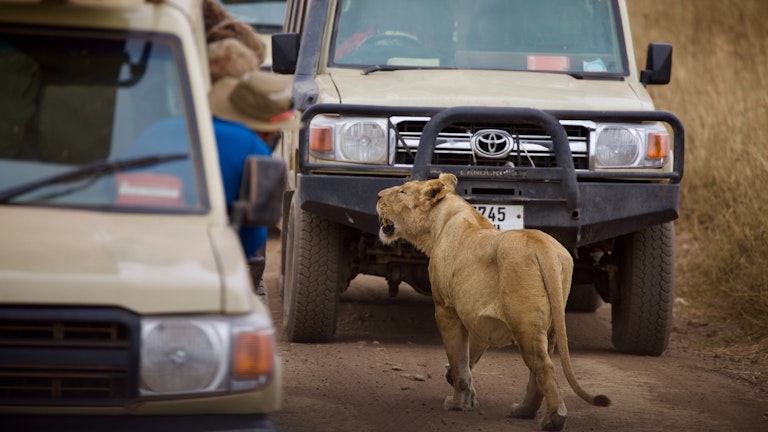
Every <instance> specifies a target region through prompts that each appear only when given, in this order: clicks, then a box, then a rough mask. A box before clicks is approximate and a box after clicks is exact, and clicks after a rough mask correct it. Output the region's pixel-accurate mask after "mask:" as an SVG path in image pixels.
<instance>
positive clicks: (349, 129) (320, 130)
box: [309, 116, 394, 164]
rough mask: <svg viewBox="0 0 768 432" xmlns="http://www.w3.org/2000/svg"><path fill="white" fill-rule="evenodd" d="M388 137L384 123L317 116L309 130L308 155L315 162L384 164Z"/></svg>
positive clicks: (364, 119)
mask: <svg viewBox="0 0 768 432" xmlns="http://www.w3.org/2000/svg"><path fill="white" fill-rule="evenodd" d="M390 135H391V134H390V133H389V127H388V125H387V120H386V119H378V118H366V117H329V116H328V117H326V116H318V117H315V119H313V120H312V123H311V124H310V127H309V152H310V154H311V155H312V156H313V157H315V158H318V159H326V160H335V161H340V162H354V163H364V164H386V163H387V162H388V161H389V153H390V147H391V145H392V143H393V142H394V141H393V140H392V139H390Z"/></svg>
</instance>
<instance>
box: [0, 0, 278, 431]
mask: <svg viewBox="0 0 768 432" xmlns="http://www.w3.org/2000/svg"><path fill="white" fill-rule="evenodd" d="M206 53H207V51H206V46H205V38H204V27H203V22H202V7H201V3H200V1H197V0H167V1H166V0H153V1H145V0H101V1H92V0H70V1H67V0H65V1H61V2H35V1H32V2H30V1H24V2H18V3H17V2H14V1H12V0H2V1H0V113H1V114H0V239H2V240H0V292H1V293H2V294H0V416H2V417H0V425H2V426H1V428H2V429H3V430H8V431H10V430H25V431H29V430H45V431H53V430H78V431H79V430H100V431H104V430H132V431H133V430H184V431H204V430H217V431H220V430H242V431H245V430H249V431H261V430H274V425H273V424H272V422H271V421H270V419H269V417H268V413H270V412H272V411H274V410H277V409H279V408H280V405H281V391H282V378H281V376H282V375H281V363H280V359H279V357H278V353H277V351H276V344H275V329H274V325H273V322H272V318H271V317H270V314H269V309H268V308H267V307H266V306H265V304H264V302H263V299H262V298H261V297H260V296H259V295H257V292H256V289H255V286H254V281H253V280H252V279H254V280H259V279H260V278H261V275H259V274H256V273H257V272H254V274H253V275H252V274H251V272H250V269H249V266H248V263H247V261H246V258H245V254H244V252H243V248H242V246H241V243H240V240H239V238H238V235H237V232H236V231H235V230H234V229H233V228H236V227H237V226H239V225H240V224H248V225H252V224H257V225H261V224H266V223H274V222H276V221H277V220H279V217H280V198H281V196H280V195H281V193H282V189H280V185H279V183H280V180H281V179H284V173H285V170H284V163H283V162H281V161H279V160H277V159H259V158H255V157H254V158H252V159H250V160H249V163H248V164H247V167H246V169H245V172H244V178H245V187H244V189H243V190H244V194H243V199H242V200H241V201H239V202H236V204H235V205H234V206H233V208H232V211H231V215H232V216H231V218H230V216H229V215H228V211H227V210H228V209H227V208H226V205H225V198H224V190H223V186H222V180H221V174H220V172H219V163H218V156H217V150H216V144H215V138H214V132H213V126H212V120H211V119H212V117H211V112H210V110H209V107H208V98H207V96H208V90H209V88H210V78H209V73H208V66H207V65H208V60H207V58H206V55H207V54H206ZM281 167H282V173H283V174H282V176H278V177H275V178H277V179H278V181H277V182H276V185H275V187H277V188H278V190H279V192H278V194H277V196H278V201H277V205H276V206H275V207H276V208H274V209H273V211H271V212H270V211H269V209H270V206H269V202H262V198H263V197H264V196H265V195H264V194H263V192H265V191H267V192H268V191H269V190H270V185H271V183H270V182H268V181H266V180H265V177H264V176H263V174H264V172H265V170H271V169H276V170H277V172H278V173H279V172H280V169H281ZM266 178H267V179H269V177H266ZM267 196H268V195H267Z"/></svg>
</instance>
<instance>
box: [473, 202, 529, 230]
mask: <svg viewBox="0 0 768 432" xmlns="http://www.w3.org/2000/svg"><path fill="white" fill-rule="evenodd" d="M472 207H474V208H475V209H476V210H477V211H479V212H480V214H481V215H483V216H485V218H486V219H488V220H489V221H491V223H492V224H493V225H494V226H495V227H496V228H498V229H499V231H509V230H516V229H523V220H524V218H523V206H521V205H495V204H472Z"/></svg>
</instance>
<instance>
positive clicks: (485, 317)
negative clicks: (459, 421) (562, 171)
mask: <svg viewBox="0 0 768 432" xmlns="http://www.w3.org/2000/svg"><path fill="white" fill-rule="evenodd" d="M456 183H457V179H456V177H455V176H454V175H452V174H441V175H440V178H439V179H434V180H426V181H411V182H408V183H405V184H403V185H402V186H396V187H392V188H389V189H385V190H383V191H381V192H379V201H378V204H377V206H376V208H377V211H378V213H379V217H380V218H381V221H382V226H381V229H380V230H379V238H380V239H381V240H382V241H383V242H384V243H386V244H389V243H392V242H393V241H395V240H397V239H399V238H402V239H404V240H407V241H409V242H410V243H412V244H413V245H414V246H416V247H417V248H418V249H420V250H421V251H423V252H424V253H426V254H427V255H428V256H429V257H430V261H429V279H430V282H431V284H432V297H433V299H434V303H435V319H436V321H437V326H438V329H439V330H440V334H441V337H442V339H443V345H444V347H445V351H446V354H447V356H448V366H447V368H448V370H447V372H446V378H447V379H448V382H449V383H450V384H452V385H453V395H452V396H449V397H447V398H446V400H445V404H444V407H445V409H448V410H470V409H472V408H473V407H474V406H476V405H477V401H476V398H475V389H474V387H473V384H472V374H471V370H472V368H473V367H474V365H475V364H477V362H478V361H479V360H480V357H481V356H482V355H483V353H484V352H485V351H486V350H487V349H488V348H489V347H491V346H494V347H496V346H505V345H509V344H511V343H516V344H517V346H518V347H519V349H520V354H521V355H522V357H523V360H524V362H525V364H526V366H527V367H528V369H529V371H530V376H529V381H528V385H527V388H526V391H525V396H524V398H523V402H522V403H520V404H515V405H514V406H513V407H512V411H511V413H510V415H511V416H512V417H520V418H533V417H535V416H536V413H537V412H538V409H539V407H540V406H541V402H542V400H544V401H546V413H545V415H544V418H543V419H542V421H541V427H542V429H544V430H559V429H562V427H563V426H564V424H565V418H566V414H567V411H566V408H565V404H564V403H563V398H562V395H561V394H560V388H559V386H558V384H557V380H556V374H555V368H554V364H553V362H552V359H551V355H552V353H553V351H554V347H555V344H557V347H558V352H559V354H560V358H561V365H562V368H563V371H564V374H565V376H566V378H567V380H568V383H569V384H570V386H571V388H573V390H574V391H575V392H576V393H577V394H578V395H579V396H580V397H581V398H582V399H584V400H586V401H587V402H589V403H591V404H593V405H600V406H607V405H609V404H610V400H609V399H608V398H607V397H605V396H602V395H600V396H592V395H590V394H588V393H587V392H586V391H584V390H583V389H582V388H581V387H580V386H579V384H578V382H577V381H576V377H575V375H574V373H573V369H572V368H571V362H570V355H569V352H568V338H567V335H566V329H565V303H566V300H567V299H568V293H569V291H570V287H571V275H572V272H573V259H572V258H571V255H570V254H569V253H568V251H567V250H566V249H565V248H564V247H563V246H562V245H561V244H560V243H558V242H557V240H555V239H554V238H552V237H551V236H549V235H547V234H545V233H543V232H541V231H538V230H519V231H507V232H503V233H502V232H499V231H498V230H496V229H495V228H494V227H493V225H492V224H491V223H490V222H488V221H487V220H486V219H485V218H484V217H483V216H482V215H480V213H478V212H477V211H476V210H475V209H474V208H473V207H472V206H471V205H470V204H469V203H467V202H466V201H465V200H464V199H463V198H461V197H460V196H459V195H457V194H456V192H455V191H454V189H455V186H456ZM553 335H554V337H552V336H553Z"/></svg>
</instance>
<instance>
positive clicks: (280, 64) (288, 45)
mask: <svg viewBox="0 0 768 432" xmlns="http://www.w3.org/2000/svg"><path fill="white" fill-rule="evenodd" d="M298 58H299V34H298V33H275V34H273V35H272V71H273V72H276V73H280V74H292V73H294V72H295V71H296V63H297V62H298Z"/></svg>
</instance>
